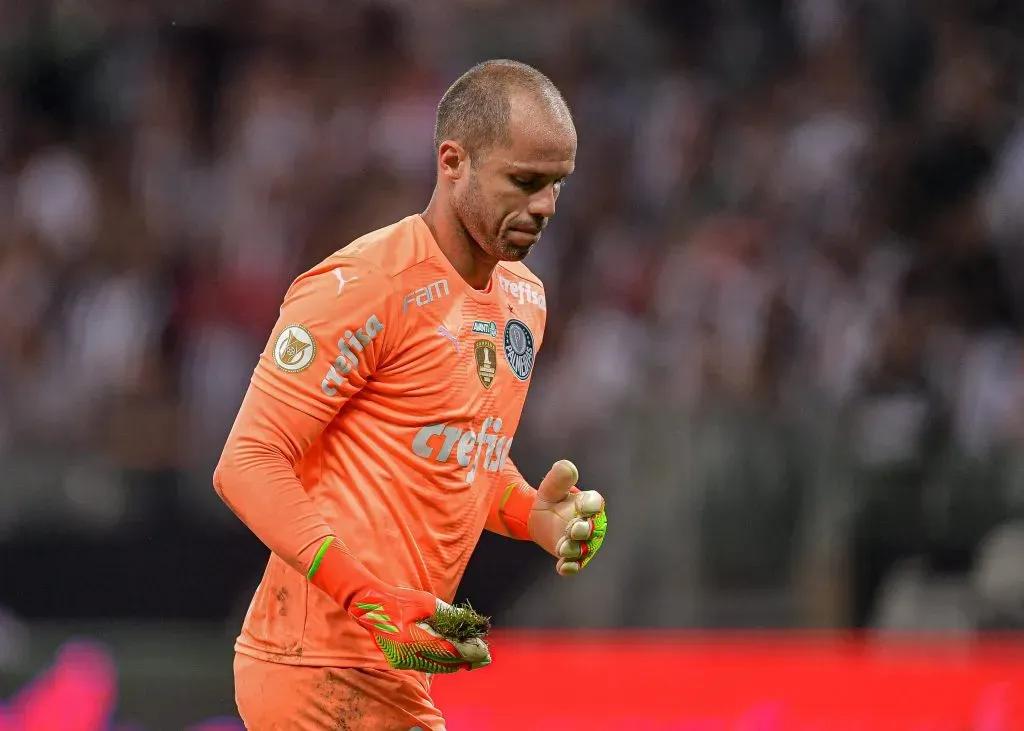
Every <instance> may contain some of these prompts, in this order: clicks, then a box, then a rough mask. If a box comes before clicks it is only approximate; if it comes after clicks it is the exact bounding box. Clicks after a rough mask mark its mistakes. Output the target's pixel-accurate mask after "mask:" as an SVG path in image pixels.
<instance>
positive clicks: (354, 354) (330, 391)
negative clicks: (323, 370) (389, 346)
mask: <svg viewBox="0 0 1024 731" xmlns="http://www.w3.org/2000/svg"><path fill="white" fill-rule="evenodd" d="M383 329H384V323H382V322H381V321H380V319H379V318H378V317H377V316H376V315H370V316H369V317H368V318H366V324H365V325H363V326H362V327H361V328H358V329H357V330H356V331H355V332H354V333H353V332H352V331H351V330H346V331H345V333H344V334H343V335H342V336H341V338H340V339H339V340H338V357H337V358H335V359H334V365H332V366H331V367H330V369H329V370H328V371H327V375H326V376H324V380H322V381H321V382H320V390H321V391H323V392H324V393H325V394H326V395H328V396H337V395H338V389H337V388H336V386H340V385H341V384H342V383H344V382H345V380H346V379H345V376H346V375H347V374H348V373H349V372H350V371H351V370H352V369H353V368H355V367H357V366H358V365H359V356H360V354H361V353H362V352H363V351H364V350H365V349H366V348H367V346H369V344H370V343H372V342H373V340H374V338H376V337H377V336H378V335H379V334H380V333H381V331H382V330H383Z"/></svg>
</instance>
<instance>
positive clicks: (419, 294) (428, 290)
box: [402, 279, 451, 312]
mask: <svg viewBox="0 0 1024 731" xmlns="http://www.w3.org/2000/svg"><path fill="white" fill-rule="evenodd" d="M450 291H451V290H449V289H448V280H447V279H438V280H437V281H436V282H431V283H430V284H428V285H427V286H426V287H420V288H419V289H414V290H413V291H412V292H410V293H409V294H407V295H405V299H404V300H402V312H405V311H406V310H408V309H409V305H410V304H415V305H416V306H417V307H423V305H429V304H430V303H431V302H433V301H434V300H439V299H441V298H442V297H445V296H447V295H448V294H449V292H450Z"/></svg>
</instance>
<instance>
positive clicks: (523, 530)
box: [499, 459, 608, 576]
mask: <svg viewBox="0 0 1024 731" xmlns="http://www.w3.org/2000/svg"><path fill="white" fill-rule="evenodd" d="M578 479H579V471H578V470H577V469H576V465H574V464H573V463H572V462H570V461H569V460H567V459H562V460H559V461H558V462H555V464H554V465H552V467H551V470H550V471H549V472H548V474H547V476H545V477H544V479H543V480H542V481H541V483H540V486H539V487H538V488H537V489H536V490H534V489H533V488H531V487H530V486H529V485H524V484H522V483H517V484H512V485H509V486H508V487H507V488H506V489H505V494H504V495H503V496H502V502H501V505H500V507H499V512H500V514H501V517H502V520H503V521H504V523H505V525H506V527H507V528H508V529H509V532H510V533H511V534H512V535H513V536H514V537H516V538H527V539H529V540H532V541H533V542H534V543H536V544H537V545H538V546H540V547H541V548H543V549H544V550H545V551H547V552H548V553H550V554H551V555H552V556H554V557H555V558H557V559H558V562H557V563H556V564H555V570H556V571H557V572H558V573H559V574H561V575H562V576H574V575H576V574H578V573H579V572H580V571H582V570H583V568H584V567H585V566H587V564H589V563H590V562H591V561H592V560H593V559H594V556H596V555H597V552H598V551H599V550H600V549H601V545H602V544H603V543H604V537H605V533H606V532H607V530H608V516H607V515H606V514H605V510H604V508H605V505H604V498H603V497H601V493H599V492H596V491H595V490H586V491H580V489H579V488H578V487H576V481H577V480H578Z"/></svg>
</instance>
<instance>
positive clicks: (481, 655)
mask: <svg viewBox="0 0 1024 731" xmlns="http://www.w3.org/2000/svg"><path fill="white" fill-rule="evenodd" d="M449 642H451V643H452V644H453V645H454V646H455V649H456V650H458V651H459V654H460V655H462V656H463V657H464V658H466V662H468V663H469V664H470V668H469V669H470V670H476V669H477V668H482V667H484V666H485V665H490V664H491V651H490V649H488V647H487V643H486V642H484V641H483V640H482V639H480V638H479V637H474V638H473V639H471V640H466V641H465V642H455V641H454V640H449Z"/></svg>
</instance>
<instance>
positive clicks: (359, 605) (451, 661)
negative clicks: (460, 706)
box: [306, 536, 491, 673]
mask: <svg viewBox="0 0 1024 731" xmlns="http://www.w3.org/2000/svg"><path fill="white" fill-rule="evenodd" d="M306 576H307V578H308V579H309V580H310V581H311V582H312V583H313V585H314V586H316V587H318V588H320V589H322V590H323V591H324V592H326V593H327V594H328V595H330V596H331V597H332V598H333V599H334V600H335V601H336V602H337V603H338V604H339V605H341V607H343V608H344V609H345V611H347V612H348V613H349V614H350V615H351V616H352V618H353V619H355V620H356V622H358V623H359V624H360V625H361V626H362V627H363V628H364V629H366V630H367V631H368V632H369V633H370V634H371V635H372V636H373V639H374V641H375V642H376V643H377V646H378V647H379V648H380V650H381V652H383V653H384V657H385V658H387V662H388V664H389V665H390V666H391V667H393V668H395V669H396V670H418V671H421V672H425V673H454V672H456V671H457V670H460V669H463V668H465V669H466V670H474V669H476V668H480V667H483V666H485V665H489V664H490V662H491V655H490V651H489V650H488V649H487V645H486V644H485V643H484V641H483V639H482V637H483V635H484V634H486V631H487V629H489V627H490V624H489V623H488V621H487V618H486V617H481V616H480V615H479V614H477V613H476V612H474V611H473V610H472V609H471V608H469V607H453V606H451V605H450V604H448V603H447V602H445V601H443V600H441V599H439V598H437V597H435V596H433V595H432V594H430V593H428V592H425V591H420V590H418V589H408V588H405V587H400V586H389V585H387V584H385V583H384V582H382V581H380V580H379V579H378V578H377V577H376V576H374V575H373V574H371V573H370V571H369V570H368V569H367V568H366V567H365V566H364V565H363V564H362V563H361V562H360V561H359V560H358V559H356V557H355V556H353V555H352V554H351V553H349V551H348V549H347V548H345V546H344V544H342V543H341V541H339V540H337V539H336V538H334V537H333V536H332V537H328V538H326V539H324V542H323V543H322V544H321V546H320V550H319V551H317V554H316V557H315V558H314V559H313V563H312V565H311V566H310V569H309V572H308V573H307V575H306Z"/></svg>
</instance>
